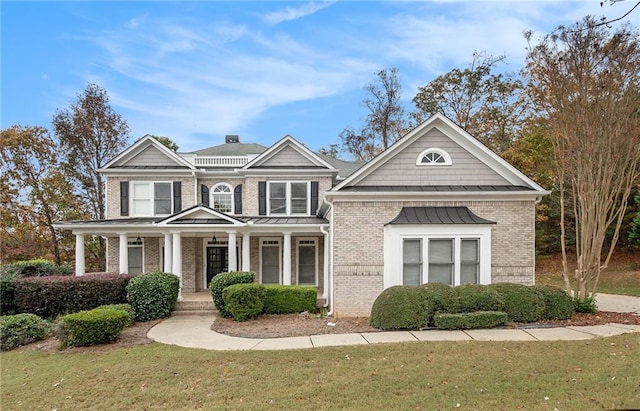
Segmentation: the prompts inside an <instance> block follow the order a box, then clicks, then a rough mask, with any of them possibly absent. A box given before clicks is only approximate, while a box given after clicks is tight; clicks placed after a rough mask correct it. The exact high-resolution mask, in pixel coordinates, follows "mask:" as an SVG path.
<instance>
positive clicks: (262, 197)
mask: <svg viewBox="0 0 640 411" xmlns="http://www.w3.org/2000/svg"><path fill="white" fill-rule="evenodd" d="M258 214H259V215H267V182H266V181H258Z"/></svg>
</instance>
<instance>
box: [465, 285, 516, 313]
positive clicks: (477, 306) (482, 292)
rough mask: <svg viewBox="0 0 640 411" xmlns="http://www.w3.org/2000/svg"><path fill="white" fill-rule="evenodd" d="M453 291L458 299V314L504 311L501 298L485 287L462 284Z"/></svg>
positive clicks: (495, 292) (494, 291)
mask: <svg viewBox="0 0 640 411" xmlns="http://www.w3.org/2000/svg"><path fill="white" fill-rule="evenodd" d="M454 289H455V290H456V292H457V293H458V296H459V298H460V312H463V313H472V312H475V311H504V301H503V300H502V297H500V294H498V292H497V291H496V290H494V289H493V288H490V287H489V286H487V285H482V284H463V285H459V286H457V287H455V288H454Z"/></svg>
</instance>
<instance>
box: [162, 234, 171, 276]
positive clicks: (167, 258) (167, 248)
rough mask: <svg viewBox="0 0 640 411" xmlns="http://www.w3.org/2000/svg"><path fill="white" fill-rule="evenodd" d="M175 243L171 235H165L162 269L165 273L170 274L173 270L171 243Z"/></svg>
mask: <svg viewBox="0 0 640 411" xmlns="http://www.w3.org/2000/svg"><path fill="white" fill-rule="evenodd" d="M172 242H173V239H172V238H171V233H165V235H164V267H163V268H162V270H163V271H164V272H165V273H170V272H171V271H172V270H173V264H171V261H172V258H171V257H172V255H173V254H172V251H171V249H172V247H171V243H172Z"/></svg>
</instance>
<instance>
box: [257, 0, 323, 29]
mask: <svg viewBox="0 0 640 411" xmlns="http://www.w3.org/2000/svg"><path fill="white" fill-rule="evenodd" d="M333 3H334V2H330V1H327V2H322V3H306V4H303V5H302V6H299V7H287V8H285V9H283V10H279V11H275V12H273V13H268V14H265V15H264V16H263V19H264V20H265V21H266V22H267V23H269V24H278V23H282V22H284V21H291V20H296V19H299V18H301V17H306V16H309V15H311V14H314V13H315V12H317V11H318V10H322V9H324V8H325V7H328V6H330V5H331V4H333Z"/></svg>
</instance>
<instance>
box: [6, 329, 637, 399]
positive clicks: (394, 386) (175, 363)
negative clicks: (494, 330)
mask: <svg viewBox="0 0 640 411" xmlns="http://www.w3.org/2000/svg"><path fill="white" fill-rule="evenodd" d="M638 358H640V334H637V333H636V334H627V335H623V336H618V337H611V338H601V339H595V340H588V341H571V342H477V341H471V342H416V343H404V344H388V345H384V344H382V345H381V344H378V345H369V346H355V347H337V348H322V349H308V350H294V351H266V352H255V351H253V352H215V351H205V350H197V349H186V348H179V347H174V346H164V345H160V344H151V345H146V346H138V347H133V348H119V349H113V350H103V351H97V350H95V351H89V352H82V353H68V352H67V353H65V352H62V353H55V354H49V353H46V352H41V351H26V350H25V351H20V350H16V351H12V352H7V353H2V354H0V359H1V365H2V373H1V378H0V381H1V387H2V389H1V400H2V402H1V408H2V409H3V410H13V409H23V410H40V409H42V410H52V409H59V410H78V409H100V410H115V409H127V410H136V409H170V410H179V409H189V410H192V409H207V410H209V409H330V408H334V409H414V410H416V409H418V410H420V409H422V410H430V409H454V408H458V405H459V408H460V409H474V410H475V409H486V410H495V409H520V408H524V409H529V410H531V409H541V410H547V409H548V410H553V409H556V408H557V409H559V410H566V409H598V408H607V409H612V408H616V409H620V408H638V407H640V361H638Z"/></svg>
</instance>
